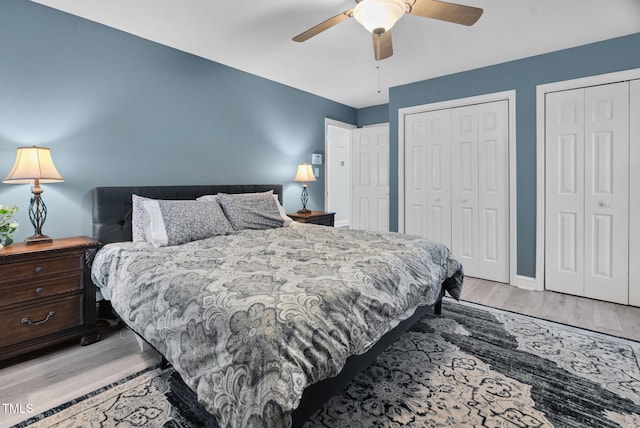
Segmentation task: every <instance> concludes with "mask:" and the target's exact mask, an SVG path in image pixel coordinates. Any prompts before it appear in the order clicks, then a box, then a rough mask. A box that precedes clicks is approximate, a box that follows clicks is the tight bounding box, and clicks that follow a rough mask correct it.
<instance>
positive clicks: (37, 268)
mask: <svg viewBox="0 0 640 428" xmlns="http://www.w3.org/2000/svg"><path fill="white" fill-rule="evenodd" d="M43 270H44V268H43V267H42V266H37V267H36V273H40V272H42V271H43Z"/></svg>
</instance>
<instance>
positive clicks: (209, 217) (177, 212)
mask: <svg viewBox="0 0 640 428" xmlns="http://www.w3.org/2000/svg"><path fill="white" fill-rule="evenodd" d="M142 206H143V208H144V212H145V214H144V233H145V237H146V240H147V241H148V242H151V243H152V244H153V245H154V246H156V247H165V246H171V245H179V244H184V243H186V242H191V241H196V240H198V239H204V238H209V237H211V236H215V235H224V234H227V233H231V232H233V228H232V227H231V225H230V224H229V221H228V220H227V218H226V217H225V215H224V213H223V212H222V209H221V208H220V205H218V204H217V203H216V202H199V201H190V200H185V201H167V200H147V201H143V202H142Z"/></svg>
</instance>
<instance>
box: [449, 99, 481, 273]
mask: <svg viewBox="0 0 640 428" xmlns="http://www.w3.org/2000/svg"><path fill="white" fill-rule="evenodd" d="M451 159H452V165H451V171H452V178H451V213H452V216H451V251H452V252H453V254H454V255H455V256H456V257H457V258H458V260H460V262H461V263H462V265H463V266H464V273H465V275H468V276H474V277H477V276H478V275H479V270H478V106H477V105H472V106H467V107H458V108H454V109H452V110H451Z"/></svg>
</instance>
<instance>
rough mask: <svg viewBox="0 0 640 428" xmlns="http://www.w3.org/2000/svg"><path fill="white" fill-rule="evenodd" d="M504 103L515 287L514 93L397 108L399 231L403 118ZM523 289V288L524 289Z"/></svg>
mask: <svg viewBox="0 0 640 428" xmlns="http://www.w3.org/2000/svg"><path fill="white" fill-rule="evenodd" d="M502 100H507V101H508V103H509V283H510V284H511V285H516V286H518V281H517V278H516V270H517V248H518V237H517V227H516V226H517V222H516V220H517V218H516V215H517V203H516V202H517V194H516V190H517V188H516V91H515V90H514V89H512V90H510V91H503V92H495V93H492V94H485V95H478V96H474V97H467V98H458V99H455V100H447V101H442V102H437V103H432V104H423V105H419V106H411V107H405V108H401V109H398V232H400V233H404V231H405V224H404V162H403V160H404V132H405V129H404V119H405V116H407V115H410V114H414V113H423V112H427V111H434V110H442V109H448V108H455V107H463V106H468V105H472V104H482V103H489V102H494V101H502ZM525 288H526V287H525Z"/></svg>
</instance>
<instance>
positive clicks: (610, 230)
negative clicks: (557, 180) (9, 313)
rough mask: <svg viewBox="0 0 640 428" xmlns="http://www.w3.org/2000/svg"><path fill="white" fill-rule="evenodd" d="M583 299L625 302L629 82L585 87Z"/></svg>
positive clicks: (627, 263)
mask: <svg viewBox="0 0 640 428" xmlns="http://www.w3.org/2000/svg"><path fill="white" fill-rule="evenodd" d="M584 177H585V239H584V241H585V252H586V254H585V267H586V269H585V290H584V293H585V296H587V297H592V298H594V299H600V300H608V301H610V302H616V303H623V304H627V303H628V299H629V296H628V294H629V83H628V82H621V83H615V84H610V85H602V86H594V87H591V88H587V89H585V174H584Z"/></svg>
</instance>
